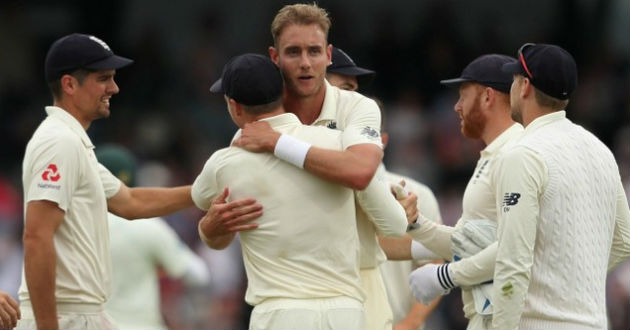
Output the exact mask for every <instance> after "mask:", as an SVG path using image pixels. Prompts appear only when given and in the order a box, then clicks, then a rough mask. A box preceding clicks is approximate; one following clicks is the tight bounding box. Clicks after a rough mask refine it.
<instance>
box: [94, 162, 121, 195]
mask: <svg viewBox="0 0 630 330" xmlns="http://www.w3.org/2000/svg"><path fill="white" fill-rule="evenodd" d="M98 175H99V176H100V177H101V182H102V183H103V190H104V191H105V198H107V199H109V198H112V197H113V196H114V195H116V194H117V193H118V191H119V190H120V185H121V184H122V183H121V181H120V180H119V179H118V178H117V177H116V176H115V175H113V174H112V172H110V171H109V170H108V169H107V168H106V167H105V166H103V165H102V164H101V163H99V164H98Z"/></svg>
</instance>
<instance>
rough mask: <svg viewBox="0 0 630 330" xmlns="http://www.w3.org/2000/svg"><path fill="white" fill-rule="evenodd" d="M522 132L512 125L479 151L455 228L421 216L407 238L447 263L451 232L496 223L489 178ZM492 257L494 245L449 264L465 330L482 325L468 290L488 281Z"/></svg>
mask: <svg viewBox="0 0 630 330" xmlns="http://www.w3.org/2000/svg"><path fill="white" fill-rule="evenodd" d="M522 132H523V127H522V126H521V125H520V124H513V125H512V126H510V127H509V128H508V129H506V130H505V131H504V132H503V133H501V134H500V135H499V136H497V137H496V138H495V139H494V140H493V141H492V142H490V144H488V145H487V146H486V147H485V148H484V149H483V150H482V151H481V156H480V158H479V160H478V161H477V166H476V168H475V171H474V172H473V175H472V177H471V178H470V180H469V181H468V185H467V186H466V190H465V191H464V196H463V200H462V216H461V218H460V219H459V220H458V221H457V224H456V225H455V227H450V226H444V225H436V224H435V223H433V222H431V221H428V219H427V218H426V217H424V214H422V216H423V217H424V219H423V222H422V225H421V226H420V228H418V229H416V230H413V231H410V232H409V235H410V236H412V237H413V238H414V239H415V240H418V241H419V242H421V243H422V244H424V245H425V246H426V247H427V248H429V249H430V250H432V251H434V252H435V253H437V254H438V255H440V256H441V257H442V258H444V259H446V260H451V259H452V258H453V256H452V251H451V234H452V233H453V231H454V230H455V228H457V227H459V226H462V225H464V224H465V223H466V221H469V220H471V219H489V220H495V221H496V220H497V210H496V202H495V186H494V183H493V182H492V174H493V172H494V171H495V168H496V162H497V157H498V156H499V155H500V154H501V153H502V152H505V150H507V149H509V148H510V147H511V146H512V145H513V144H514V143H515V142H516V141H517V140H518V139H519V138H520V136H521V134H522ZM421 213H422V212H421ZM495 256H496V244H493V245H490V246H489V247H487V248H486V249H484V250H483V251H481V252H479V253H478V254H476V255H474V256H471V257H469V258H465V259H462V260H460V261H458V262H453V263H451V266H450V270H451V271H452V274H453V278H454V279H455V281H456V282H457V283H458V284H459V285H461V289H462V300H463V302H464V314H465V316H466V318H468V319H469V320H470V322H469V327H468V328H469V329H472V328H471V326H474V327H475V328H477V329H478V328H482V324H483V322H481V320H480V319H477V318H478V315H477V312H476V311H475V306H474V301H473V297H472V293H471V288H470V287H471V286H473V285H477V284H480V283H483V282H485V281H488V280H490V279H492V277H493V274H494V261H495Z"/></svg>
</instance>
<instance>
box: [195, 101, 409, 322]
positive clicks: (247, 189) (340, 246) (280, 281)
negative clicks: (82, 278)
mask: <svg viewBox="0 0 630 330" xmlns="http://www.w3.org/2000/svg"><path fill="white" fill-rule="evenodd" d="M263 120H265V121H267V122H268V123H269V124H270V125H271V127H272V128H273V129H275V130H277V131H279V132H281V133H284V134H289V135H291V136H293V137H296V138H298V139H300V140H303V141H306V142H308V143H310V144H312V145H314V146H317V147H321V148H326V149H335V150H341V147H342V144H341V138H342V135H341V132H339V131H335V130H331V129H328V128H324V127H310V126H304V125H302V124H301V123H300V122H299V120H298V118H297V117H296V116H295V115H293V114H289V113H287V114H282V115H278V116H275V117H271V118H265V119H263ZM225 186H229V187H230V197H229V198H230V200H233V199H239V198H245V197H254V198H256V199H257V201H258V202H259V203H261V204H262V205H264V208H265V209H264V212H263V215H262V216H261V217H260V218H259V219H257V220H256V222H257V223H259V227H258V228H257V229H255V230H251V231H245V232H241V233H240V238H241V239H240V241H241V244H242V251H243V258H244V262H245V269H246V272H247V277H248V288H247V292H246V297H245V300H246V301H247V302H248V303H250V304H252V305H256V306H257V307H258V306H259V304H261V303H265V301H266V300H268V299H285V298H291V299H313V298H334V297H342V296H345V297H350V298H353V299H354V300H355V301H358V302H362V301H363V300H364V293H363V290H362V289H361V287H360V280H359V243H358V235H357V229H356V221H355V196H354V193H353V191H352V190H351V189H349V188H346V187H342V186H340V185H337V184H334V183H330V182H326V181H324V180H321V179H319V178H317V177H316V176H314V175H312V174H310V173H308V172H306V171H304V170H302V169H299V168H297V167H295V166H293V165H291V164H289V163H287V162H284V161H282V160H280V159H278V158H276V157H275V156H273V155H272V154H256V153H250V152H246V151H244V150H243V149H240V148H233V147H230V148H226V149H222V150H219V151H217V152H215V153H214V154H213V155H212V156H211V157H210V159H209V160H208V162H207V163H206V165H205V166H204V169H203V171H202V173H201V174H200V175H199V176H198V177H197V179H196V180H195V183H194V184H193V187H192V197H193V200H194V201H195V204H196V205H197V206H198V207H199V208H201V209H207V208H208V207H209V206H210V201H211V200H212V199H213V198H215V197H216V196H218V195H219V194H220V193H221V191H222V189H223V187H225ZM388 196H389V197H390V198H389V199H387V197H388ZM357 201H359V202H362V203H365V206H366V208H367V209H369V210H371V211H372V212H371V213H370V214H373V216H374V217H375V218H377V219H376V221H377V222H379V223H383V222H386V221H390V222H391V220H390V219H391V218H392V217H393V216H396V217H403V218H404V210H403V209H402V207H400V205H398V203H397V202H396V200H395V199H394V198H393V196H392V195H391V193H390V192H389V187H388V186H387V185H386V182H385V181H382V182H381V181H378V180H372V182H371V183H370V185H369V187H368V188H366V189H365V190H364V191H362V192H360V193H358V194H357ZM388 201H391V205H392V206H393V208H394V209H393V212H392V211H391V209H392V207H390V208H389V209H388V208H385V207H383V205H384V203H388ZM370 205H372V206H370ZM388 205H389V204H388ZM391 226H393V227H396V230H397V231H400V232H404V227H405V226H406V222H405V223H402V222H400V223H398V224H395V223H394V224H392V225H391ZM262 308H263V307H260V308H259V310H260V309H262ZM288 308H290V305H289V306H288ZM351 308H354V307H351ZM254 312H256V308H255V310H254ZM255 314H256V313H252V316H254V315H255ZM360 315H361V318H362V317H363V311H362V309H361V310H360ZM361 322H362V320H361ZM313 326H315V325H313ZM361 326H362V323H361Z"/></svg>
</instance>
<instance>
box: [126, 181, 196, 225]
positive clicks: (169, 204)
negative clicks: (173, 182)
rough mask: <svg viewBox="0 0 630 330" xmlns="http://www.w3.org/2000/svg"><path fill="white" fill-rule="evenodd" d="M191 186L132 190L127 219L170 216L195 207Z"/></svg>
mask: <svg viewBox="0 0 630 330" xmlns="http://www.w3.org/2000/svg"><path fill="white" fill-rule="evenodd" d="M190 189H191V186H181V187H174V188H130V189H129V190H130V193H131V197H132V204H130V207H129V208H127V212H128V214H129V217H125V218H127V219H144V218H153V217H159V216H163V215H166V214H170V213H173V212H176V211H179V210H181V209H184V208H186V207H190V206H192V205H193V201H192V197H191V194H190Z"/></svg>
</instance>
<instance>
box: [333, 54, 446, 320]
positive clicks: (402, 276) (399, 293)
mask: <svg viewBox="0 0 630 330" xmlns="http://www.w3.org/2000/svg"><path fill="white" fill-rule="evenodd" d="M374 74H375V72H374V71H372V70H369V69H365V68H362V67H359V66H357V65H356V63H355V62H354V60H352V58H351V57H350V55H348V54H347V53H346V52H344V51H343V50H341V49H340V48H339V47H334V46H333V50H332V64H331V65H329V66H328V68H327V69H326V80H327V81H328V82H329V83H330V84H331V85H333V86H336V87H338V88H340V89H344V90H350V91H356V90H357V89H358V88H359V86H362V85H364V84H365V83H366V82H367V81H369V80H370V79H372V78H373V76H374ZM375 101H377V100H375ZM377 104H378V105H379V110H380V113H381V141H382V143H383V147H385V146H386V145H387V142H388V138H389V135H388V134H387V132H385V130H384V127H385V113H384V109H383V106H382V104H381V103H380V102H378V101H377ZM387 179H388V181H389V182H390V183H391V184H398V183H400V182H404V183H405V189H406V190H407V191H411V192H413V193H414V194H416V195H417V196H418V200H417V208H418V210H422V212H423V214H424V215H425V216H426V217H427V218H429V219H432V220H434V221H437V222H438V223H441V221H442V220H441V219H442V216H441V215H440V210H439V207H438V203H437V199H436V198H435V195H434V194H433V192H432V191H431V189H429V187H427V186H426V185H423V184H421V183H419V182H417V181H415V180H413V179H411V178H408V177H405V176H401V175H398V174H395V173H391V172H387ZM379 243H380V246H381V248H383V252H385V254H386V256H387V258H388V259H389V260H385V261H382V262H381V263H380V266H379V270H380V272H381V276H382V277H383V283H384V285H385V289H386V291H387V298H388V302H389V305H390V306H391V308H392V317H393V328H394V329H418V328H420V327H421V326H422V325H423V324H424V322H425V320H426V319H427V318H428V316H429V315H430V314H431V312H432V311H433V310H434V309H435V307H436V306H437V303H438V302H439V297H438V298H437V299H436V300H435V301H434V302H432V303H431V304H429V305H428V306H427V305H424V304H422V303H420V302H417V301H416V300H415V298H414V297H413V295H412V293H411V290H410V289H409V285H408V284H407V277H408V276H409V273H411V271H412V270H413V269H415V268H417V267H418V266H420V265H421V264H423V263H422V262H421V261H420V260H409V259H411V258H412V257H413V256H412V254H411V245H412V242H411V238H410V237H409V236H407V235H406V237H404V238H386V237H380V238H379ZM416 243H417V242H416ZM401 250H407V251H408V253H405V252H404V251H401ZM423 257H424V256H420V258H421V259H422V258H423ZM435 258H437V256H435ZM391 259H397V260H391ZM400 259H403V260H400ZM425 261H426V260H425Z"/></svg>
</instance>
